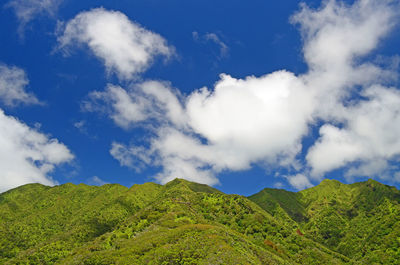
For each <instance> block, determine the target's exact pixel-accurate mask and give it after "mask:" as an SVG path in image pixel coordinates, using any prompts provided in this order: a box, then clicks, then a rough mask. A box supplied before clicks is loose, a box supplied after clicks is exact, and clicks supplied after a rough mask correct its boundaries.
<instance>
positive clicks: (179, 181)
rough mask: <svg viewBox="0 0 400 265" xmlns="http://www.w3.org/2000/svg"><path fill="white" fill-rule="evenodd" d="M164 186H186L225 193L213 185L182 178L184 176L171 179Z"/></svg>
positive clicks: (195, 189)
mask: <svg viewBox="0 0 400 265" xmlns="http://www.w3.org/2000/svg"><path fill="white" fill-rule="evenodd" d="M164 186H165V187H166V188H172V187H176V186H184V187H186V188H188V189H190V190H191V191H194V192H206V193H220V194H222V193H223V192H221V191H219V190H217V189H215V188H213V187H210V186H208V185H206V184H200V183H196V182H192V181H189V180H186V179H182V178H175V179H174V180H171V181H170V182H168V183H166V184H165V185H164Z"/></svg>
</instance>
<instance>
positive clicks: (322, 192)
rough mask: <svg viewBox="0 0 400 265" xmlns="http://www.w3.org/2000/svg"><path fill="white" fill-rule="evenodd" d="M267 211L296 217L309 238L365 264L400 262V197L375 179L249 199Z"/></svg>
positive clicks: (329, 183)
mask: <svg viewBox="0 0 400 265" xmlns="http://www.w3.org/2000/svg"><path fill="white" fill-rule="evenodd" d="M249 199H250V200H252V201H254V202H256V203H257V204H259V205H260V206H261V207H262V208H263V209H264V210H266V211H267V212H269V213H270V214H272V215H273V216H275V215H276V212H277V209H280V210H283V211H285V212H286V213H288V214H289V215H290V217H291V218H292V219H293V220H296V221H297V224H298V225H299V226H300V227H301V229H302V230H301V231H302V233H304V236H305V237H307V238H310V239H312V240H315V241H316V242H319V243H321V244H323V245H325V246H327V247H328V248H329V249H331V250H333V251H335V252H338V253H341V254H343V255H345V256H347V257H348V258H351V259H353V260H355V261H358V262H359V263H360V264H399V263H400V205H399V203H400V192H399V191H398V190H397V189H396V188H394V187H391V186H387V185H383V184H381V183H379V182H377V181H374V180H368V181H366V182H359V183H354V184H350V185H346V184H342V183H340V182H339V181H337V180H328V179H326V180H324V181H322V182H321V183H320V184H319V185H318V186H316V187H313V188H310V189H306V190H303V191H300V192H298V193H291V192H287V191H284V190H275V189H264V190H262V191H261V192H259V193H257V194H255V195H252V196H250V197H249Z"/></svg>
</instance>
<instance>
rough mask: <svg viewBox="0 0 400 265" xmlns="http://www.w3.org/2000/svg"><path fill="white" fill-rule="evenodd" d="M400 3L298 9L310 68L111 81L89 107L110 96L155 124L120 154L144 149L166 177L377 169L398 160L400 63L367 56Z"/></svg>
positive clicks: (131, 120)
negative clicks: (182, 86)
mask: <svg viewBox="0 0 400 265" xmlns="http://www.w3.org/2000/svg"><path fill="white" fill-rule="evenodd" d="M395 4H396V3H395ZM398 6H399V5H398V4H396V5H395V6H394V3H393V2H391V1H374V0H360V1H357V2H355V3H354V4H353V5H345V4H342V3H339V2H336V1H326V2H324V4H323V6H322V7H321V8H320V9H318V10H312V9H309V8H308V7H306V6H303V8H302V9H301V11H300V12H298V13H297V14H295V15H294V16H293V18H292V21H293V23H297V24H300V30H301V33H302V35H303V40H304V49H303V50H304V56H305V60H306V63H307V64H308V65H309V71H308V72H307V73H304V74H302V75H298V76H296V75H295V74H293V73H290V72H288V71H284V70H282V71H276V72H273V73H271V74H266V75H264V76H261V77H255V76H249V77H246V78H244V79H237V78H234V77H232V76H230V75H227V74H222V75H221V77H220V80H219V81H218V82H217V83H216V84H215V86H214V87H213V88H212V89H208V88H206V87H204V88H201V89H198V90H195V91H194V92H192V93H191V94H190V95H187V96H182V95H180V94H179V93H177V92H176V90H174V89H172V88H171V87H170V85H169V84H168V83H161V82H157V81H148V82H144V83H141V84H135V85H133V86H131V87H129V88H128V89H125V88H122V87H119V86H112V85H109V86H108V87H107V89H106V90H105V91H104V92H98V91H97V92H93V93H92V95H91V96H90V97H91V98H92V100H91V101H89V102H88V103H87V106H89V108H88V109H92V110H94V109H96V108H93V106H96V105H97V106H99V105H100V106H102V107H104V104H102V103H104V102H105V103H106V104H105V105H106V106H107V108H106V109H107V112H106V113H108V115H109V116H110V117H111V118H112V119H113V120H114V121H115V123H116V124H118V125H119V126H121V127H123V128H125V129H127V128H130V127H132V126H139V125H140V126H145V128H148V129H150V132H151V134H150V135H151V136H150V138H149V139H148V143H147V145H146V146H148V147H147V148H145V147H143V146H142V147H138V146H135V145H132V146H125V145H123V144H119V143H115V144H117V145H118V147H119V148H118V149H117V150H118V152H114V154H113V153H112V154H113V156H114V157H116V158H117V159H118V160H119V161H120V163H121V164H122V165H128V166H132V167H135V166H134V164H135V163H136V164H137V160H134V159H133V158H136V159H139V160H143V158H141V157H140V156H139V155H138V154H140V155H141V156H143V157H144V158H145V159H144V160H145V161H144V162H143V163H144V164H151V165H156V166H160V167H162V172H160V174H159V175H158V176H157V179H158V181H160V182H163V183H164V182H166V181H168V180H171V179H173V178H175V177H182V178H186V179H190V180H194V181H197V182H202V183H207V184H216V183H218V179H217V177H216V176H217V174H218V173H220V172H222V171H224V170H232V171H237V170H246V169H249V168H251V167H252V166H253V165H254V164H262V165H264V166H267V167H286V169H287V170H289V172H294V173H289V175H291V176H290V177H287V180H288V181H289V183H291V185H292V186H294V187H296V188H298V189H302V188H306V187H310V186H311V185H312V184H311V182H310V180H309V179H308V178H307V177H306V175H305V173H304V172H310V174H311V177H312V178H313V179H315V180H320V178H322V176H323V175H324V174H325V173H327V172H329V171H331V170H334V169H337V168H341V167H346V166H347V167H348V168H347V176H349V177H351V176H353V175H361V174H368V173H370V174H372V173H373V174H375V175H376V174H379V172H382V170H386V169H384V167H385V165H387V166H390V164H391V163H392V162H393V161H396V159H398V155H399V150H400V149H399V141H397V136H398V135H399V133H400V129H399V124H400V120H399V119H400V109H399V108H400V107H399V106H400V101H399V99H400V96H399V90H398V89H397V88H387V87H385V86H384V84H387V83H389V82H391V81H393V79H394V78H395V77H396V75H397V74H396V73H394V72H393V69H392V68H385V67H383V66H382V65H375V64H373V62H370V61H368V60H367V59H365V58H366V57H364V56H366V55H368V54H369V53H370V52H371V51H373V50H374V49H376V48H377V46H378V45H379V41H380V40H382V38H383V37H384V36H386V35H387V34H388V33H389V32H390V30H391V29H392V28H393V25H394V21H395V19H396V20H398V19H399V14H398V11H397V10H400V9H398V8H397V7H398ZM194 37H196V35H194ZM93 98H94V99H97V100H99V101H100V104H94V102H96V100H93ZM316 121H318V122H320V123H322V126H321V128H320V138H319V139H318V140H317V141H316V142H315V143H314V145H313V146H312V147H311V148H310V149H309V151H308V154H307V156H306V161H307V162H308V164H307V165H303V166H301V165H300V163H299V161H298V159H300V158H299V157H298V155H299V154H300V151H301V150H302V144H301V143H302V140H303V139H304V137H305V136H307V135H308V133H309V130H310V128H311V127H313V126H315V124H316V123H317V122H316ZM138 148H139V149H138ZM121 161H122V162H121ZM376 161H379V163H377V162H376ZM297 172H303V174H296V173H297Z"/></svg>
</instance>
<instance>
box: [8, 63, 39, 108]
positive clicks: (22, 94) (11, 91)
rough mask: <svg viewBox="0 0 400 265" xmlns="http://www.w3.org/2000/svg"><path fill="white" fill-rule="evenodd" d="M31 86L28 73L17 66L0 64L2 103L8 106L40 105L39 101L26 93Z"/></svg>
mask: <svg viewBox="0 0 400 265" xmlns="http://www.w3.org/2000/svg"><path fill="white" fill-rule="evenodd" d="M28 84H29V80H28V78H27V76H26V73H25V71H24V70H22V69H21V68H18V67H16V66H7V65H4V64H1V63H0V101H1V102H2V103H3V104H4V105H6V106H15V105H18V104H21V103H23V104H39V103H40V102H39V100H38V99H37V98H36V97H35V96H34V95H33V94H32V93H28V92H26V91H25V87H26V86H27V85H28Z"/></svg>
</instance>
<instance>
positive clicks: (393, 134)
mask: <svg viewBox="0 0 400 265" xmlns="http://www.w3.org/2000/svg"><path fill="white" fill-rule="evenodd" d="M362 96H363V97H364V99H363V100H360V101H359V102H357V104H355V105H351V106H348V107H345V108H344V110H345V112H344V114H343V115H344V118H345V120H346V124H345V125H344V126H343V127H342V128H338V127H335V126H333V125H324V126H322V127H321V129H320V135H321V137H320V139H319V140H318V141H317V142H316V143H315V145H314V146H313V147H312V148H311V149H310V150H309V152H308V155H307V161H308V163H309V164H310V166H311V167H312V175H313V176H317V177H318V176H320V175H322V174H323V173H325V172H328V171H331V170H333V169H336V168H340V167H343V166H345V165H347V164H349V163H352V162H357V164H358V165H356V166H351V167H350V168H349V170H348V171H347V175H348V176H371V177H372V176H377V175H379V174H381V173H384V170H385V169H387V168H388V164H390V163H391V162H395V161H398V160H399V155H400V142H399V140H398V135H400V91H399V90H398V89H395V88H386V87H382V86H372V87H368V88H367V89H365V90H364V91H363V92H362Z"/></svg>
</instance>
